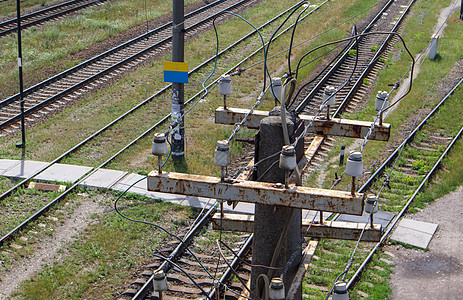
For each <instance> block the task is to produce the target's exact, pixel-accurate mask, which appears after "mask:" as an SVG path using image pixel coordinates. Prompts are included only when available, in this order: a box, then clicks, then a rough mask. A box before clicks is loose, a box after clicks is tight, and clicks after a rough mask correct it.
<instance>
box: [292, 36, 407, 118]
mask: <svg viewBox="0 0 463 300" xmlns="http://www.w3.org/2000/svg"><path fill="white" fill-rule="evenodd" d="M374 34H387V35H396V36H398V37H399V38H400V40H401V42H402V45H403V47H404V49H405V50H406V51H407V53H408V55H409V56H410V58H411V59H412V66H411V70H410V78H411V80H410V86H409V89H408V91H407V92H406V93H405V94H404V95H402V96H401V97H400V98H399V99H398V100H397V101H395V102H394V103H393V104H391V105H390V106H389V107H387V108H386V109H384V111H385V110H387V109H389V108H391V107H392V106H394V105H395V104H397V103H398V102H399V101H400V100H402V99H403V98H404V97H405V96H406V95H408V94H409V93H410V91H411V89H412V84H413V70H414V67H415V58H414V57H413V55H412V53H411V52H410V50H409V49H408V47H407V45H406V43H405V41H404V39H403V38H402V36H401V35H400V34H399V33H397V32H393V31H387V32H384V31H374V32H366V33H361V34H357V35H355V36H352V37H350V38H344V39H340V40H337V41H333V42H328V43H325V44H323V45H320V46H318V47H315V48H314V49H312V50H310V51H309V52H307V53H306V54H304V55H303V56H302V57H301V59H300V60H299V63H298V65H297V69H296V72H297V70H298V69H299V66H300V64H301V62H302V60H303V59H304V58H305V57H307V56H308V55H309V54H311V53H312V52H314V51H316V50H318V49H320V48H323V47H326V46H329V45H333V44H338V43H342V42H345V41H350V40H353V39H358V38H359V37H365V36H369V35H374ZM296 78H297V73H296Z"/></svg>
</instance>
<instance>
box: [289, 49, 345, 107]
mask: <svg viewBox="0 0 463 300" xmlns="http://www.w3.org/2000/svg"><path fill="white" fill-rule="evenodd" d="M349 46H350V43H348V44H347V45H345V46H344V48H343V49H342V50H341V51H340V52H339V53H338V54H337V55H336V57H335V58H333V59H332V60H331V61H330V62H329V63H327V64H326V66H325V67H324V68H323V70H321V71H320V72H319V73H318V74H317V75H316V76H315V77H314V78H313V79H311V80H310V81H309V82H307V83H305V84H304V85H303V86H301V87H300V88H299V90H298V91H297V93H296V96H294V97H293V100H292V101H291V102H290V103H289V105H288V107H291V106H292V105H293V104H294V102H295V101H296V99H297V97H299V94H300V93H301V92H302V91H303V90H304V89H305V88H306V87H307V86H308V85H309V84H311V83H312V82H314V81H315V80H317V78H318V77H320V76H321V75H322V74H323V73H324V72H325V71H326V70H327V69H328V68H329V67H330V65H331V64H332V63H333V62H335V61H336V60H337V59H338V58H339V57H340V56H341V55H342V54H343V53H344V51H346V49H347V48H348V47H349ZM339 47H341V45H338V46H336V47H334V48H333V49H331V50H328V51H326V52H325V53H323V54H320V55H319V56H318V57H316V58H314V59H312V60H311V61H309V62H307V63H306V64H304V65H302V66H301V67H300V68H299V69H302V68H304V67H305V66H307V65H309V64H310V63H312V62H314V61H316V60H317V59H319V58H321V57H323V56H325V55H327V54H328V53H330V52H331V51H334V50H335V49H336V48H339ZM299 69H297V70H299Z"/></svg>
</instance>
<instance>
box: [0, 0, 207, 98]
mask: <svg viewBox="0 0 463 300" xmlns="http://www.w3.org/2000/svg"><path fill="white" fill-rule="evenodd" d="M197 1H198V0H187V1H185V5H188V4H191V3H195V2H197ZM7 2H8V3H10V2H12V1H7ZM146 4H147V3H146V1H141V0H136V1H108V2H105V3H104V4H102V5H100V6H95V7H90V8H86V9H84V10H82V11H80V14H78V15H74V16H71V17H66V18H64V19H62V20H57V21H53V22H50V23H47V24H44V25H42V26H40V27H31V28H28V29H25V30H24V31H23V33H22V57H23V74H24V84H25V85H24V86H25V88H27V87H29V86H32V85H33V84H35V83H38V82H39V81H42V80H44V79H46V78H48V77H49V76H50V73H58V72H61V71H63V70H65V69H67V68H69V67H71V66H74V65H76V64H78V63H79V62H81V61H82V60H81V59H80V58H77V57H73V54H76V53H78V52H79V51H82V50H84V49H87V48H89V47H90V46H92V45H95V44H96V43H99V42H102V41H104V40H105V39H108V38H111V37H114V36H115V35H117V34H119V33H122V32H124V31H126V30H128V29H130V28H132V27H134V26H138V25H141V24H143V23H144V22H146V21H147V20H154V19H156V18H158V17H161V16H163V15H166V14H168V13H170V11H171V10H172V7H171V6H172V2H168V1H159V0H153V1H151V2H150V3H149V5H146ZM150 29H153V28H150ZM17 51H18V50H17V37H16V35H9V36H7V37H4V38H2V43H0V54H1V55H0V65H1V66H2V71H1V72H0V98H5V97H7V96H10V95H12V94H14V93H17V92H18V90H19V88H18V85H17V82H18V71H17V55H18V54H17ZM44 70H45V72H44Z"/></svg>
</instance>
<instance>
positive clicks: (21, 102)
mask: <svg viewBox="0 0 463 300" xmlns="http://www.w3.org/2000/svg"><path fill="white" fill-rule="evenodd" d="M16 20H17V24H18V68H19V105H20V109H21V143H16V147H18V148H25V147H26V129H25V126H24V99H23V64H22V49H21V3H20V0H16Z"/></svg>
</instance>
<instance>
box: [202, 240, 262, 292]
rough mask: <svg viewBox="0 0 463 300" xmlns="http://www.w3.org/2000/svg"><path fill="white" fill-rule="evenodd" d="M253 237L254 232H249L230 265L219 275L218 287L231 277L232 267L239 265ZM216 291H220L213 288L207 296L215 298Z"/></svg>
mask: <svg viewBox="0 0 463 300" xmlns="http://www.w3.org/2000/svg"><path fill="white" fill-rule="evenodd" d="M253 237H254V234H250V235H249V236H248V238H247V239H246V241H245V242H244V244H243V246H242V247H241V249H240V251H239V252H238V256H237V257H235V258H234V259H233V261H232V262H231V264H230V266H231V267H229V268H227V270H226V271H225V272H224V273H223V275H222V277H220V279H219V282H218V283H219V287H220V286H221V285H225V283H226V282H227V281H228V280H229V279H230V278H231V276H232V275H234V274H233V270H232V269H236V268H237V267H238V266H239V264H240V262H241V260H242V259H243V257H244V256H245V255H246V253H247V252H248V251H249V250H250V249H251V246H252V239H253ZM217 293H220V291H218V290H217V289H216V288H213V289H212V291H211V292H210V293H209V298H210V299H216V294H217Z"/></svg>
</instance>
